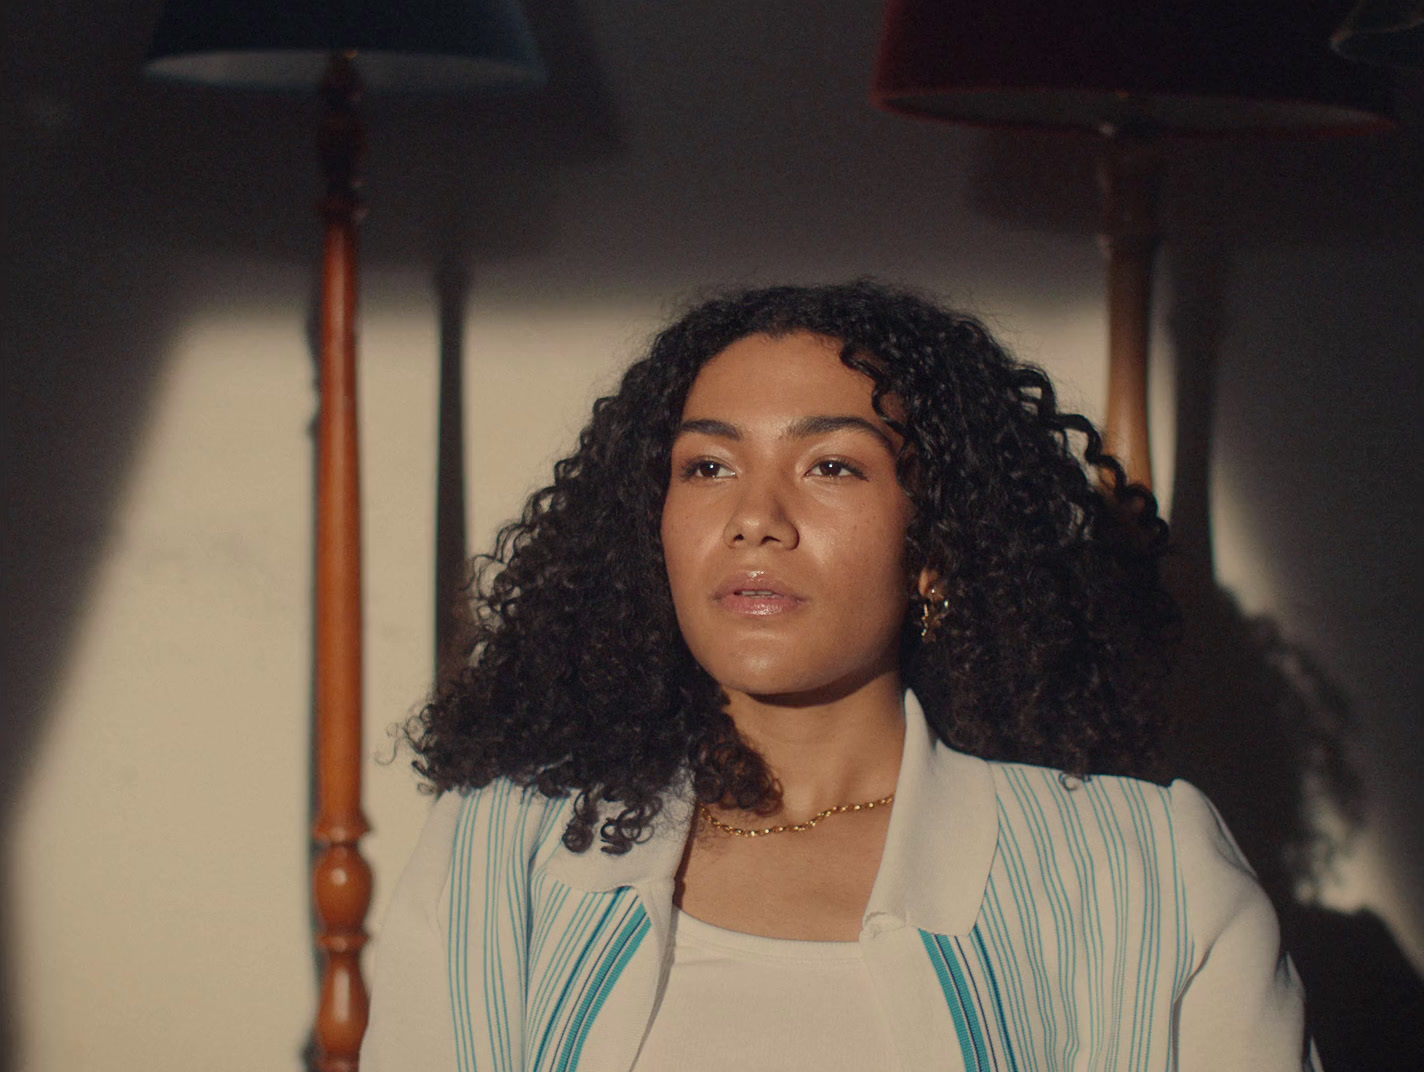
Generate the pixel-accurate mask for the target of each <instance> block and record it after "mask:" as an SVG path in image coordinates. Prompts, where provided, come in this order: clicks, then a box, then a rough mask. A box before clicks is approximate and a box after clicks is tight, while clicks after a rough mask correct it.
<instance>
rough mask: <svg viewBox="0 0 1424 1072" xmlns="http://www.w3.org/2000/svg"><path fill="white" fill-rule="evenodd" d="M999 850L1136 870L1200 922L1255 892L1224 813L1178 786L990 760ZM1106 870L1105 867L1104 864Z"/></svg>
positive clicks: (1184, 785)
mask: <svg viewBox="0 0 1424 1072" xmlns="http://www.w3.org/2000/svg"><path fill="white" fill-rule="evenodd" d="M989 768H990V771H991V773H992V776H993V779H994V788H995V792H996V794H997V797H998V808H999V835H1000V840H1001V843H1007V845H1009V846H1018V847H1020V848H1025V847H1027V848H1032V849H1034V850H1035V851H1036V852H1037V853H1038V854H1039V855H1042V856H1053V857H1055V858H1058V859H1060V860H1061V859H1062V858H1063V857H1065V856H1066V857H1067V858H1070V859H1071V858H1079V859H1081V860H1082V861H1083V865H1084V867H1085V868H1086V869H1089V870H1099V871H1102V872H1104V873H1107V872H1109V871H1111V869H1112V868H1114V867H1119V866H1121V865H1131V867H1130V868H1129V869H1130V870H1137V871H1139V873H1141V872H1152V873H1155V874H1156V875H1157V876H1158V879H1159V882H1168V883H1170V884H1171V886H1172V887H1174V888H1175V889H1177V890H1179V891H1180V893H1181V894H1182V895H1183V896H1186V895H1188V894H1191V895H1192V899H1193V901H1194V902H1195V908H1196V910H1197V911H1195V912H1194V915H1198V916H1199V918H1200V912H1201V911H1202V910H1203V909H1207V910H1208V912H1207V914H1208V915H1211V916H1214V915H1217V914H1218V913H1219V912H1227V913H1230V912H1231V911H1234V910H1239V909H1240V907H1241V905H1240V901H1241V899H1243V898H1245V899H1250V900H1254V899H1256V898H1257V897H1258V896H1259V886H1258V885H1257V883H1256V880H1255V874H1254V872H1253V871H1252V870H1251V867H1250V865H1249V864H1248V863H1247V862H1246V860H1245V858H1244V857H1243V856H1242V854H1241V851H1240V849H1239V848H1238V847H1237V845H1236V842H1235V840H1234V839H1233V838H1232V837H1231V834H1230V832H1229V830H1228V829H1227V827H1226V823H1225V822H1224V821H1223V820H1222V818H1221V815H1220V813H1218V812H1217V810H1216V808H1215V807H1214V806H1213V805H1212V803H1211V801H1210V800H1209V799H1207V797H1206V795H1205V794H1204V793H1202V791H1201V790H1200V789H1198V788H1197V787H1196V786H1194V785H1192V784H1191V783H1190V782H1187V781H1184V780H1182V779H1177V780H1176V781H1174V782H1172V783H1171V784H1170V785H1159V784H1157V783H1156V782H1150V781H1147V780H1145V779H1141V778H1130V777H1126V776H1122V775H1107V774H1095V775H1090V776H1088V777H1086V778H1075V777H1073V776H1072V775H1068V774H1064V773H1063V772H1062V771H1058V770H1054V769H1052V768H1049V767H1037V766H1033V765H1030V764H1024V763H1001V762H990V763H989ZM1104 864H1107V865H1109V866H1108V867H1104V866H1103V865H1104Z"/></svg>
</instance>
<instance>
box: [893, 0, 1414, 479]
mask: <svg viewBox="0 0 1424 1072" xmlns="http://www.w3.org/2000/svg"><path fill="white" fill-rule="evenodd" d="M1340 17H1341V11H1340V5H1339V4H1337V3H1331V2H1324V0H1251V2H1249V3H1240V2H1239V0H1192V2H1190V3H1180V2H1172V0H1080V2H1078V3H1074V4H1045V3H1042V0H889V3H888V5H887V8H886V13H885V26H884V33H883V35H882V38H881V42H880V52H879V57H878V60H877V64H876V69H875V78H874V88H873V93H872V95H873V98H874V100H875V102H876V103H877V104H879V105H880V106H881V107H884V108H887V109H889V110H891V111H895V112H899V113H902V114H905V115H910V116H916V117H920V118H929V119H940V120H950V121H955V122H962V123H969V124H974V125H978V126H985V127H998V128H1019V129H1023V128H1029V129H1039V130H1060V131H1078V132H1084V133H1087V134H1089V135H1091V136H1094V137H1097V138H1099V139H1100V140H1101V142H1102V149H1103V151H1102V156H1101V163H1100V168H1099V177H1100V185H1101V188H1102V225H1101V242H1102V246H1103V250H1104V253H1105V255H1106V258H1107V295H1108V404H1107V416H1106V420H1105V422H1104V433H1105V437H1106V439H1107V443H1108V446H1109V449H1111V450H1112V451H1113V453H1115V454H1116V455H1117V456H1118V457H1119V459H1121V460H1122V462H1123V464H1124V467H1125V468H1126V470H1127V473H1128V476H1129V478H1130V479H1131V480H1133V481H1136V482H1138V483H1142V484H1145V485H1147V486H1148V487H1151V482H1152V463H1151V457H1150V453H1149V449H1148V434H1147V431H1148V429H1147V340H1148V330H1149V326H1150V312H1151V293H1152V262H1153V255H1154V252H1155V249H1156V246H1157V241H1158V224H1157V200H1158V198H1157V193H1158V189H1159V187H1160V183H1161V177H1162V172H1163V143H1164V140H1165V139H1166V138H1168V137H1170V136H1175V135H1235V136H1261V135H1267V134H1345V133H1355V132H1362V131H1370V130H1377V129H1380V128H1381V127H1382V126H1385V125H1387V123H1388V117H1389V116H1390V109H1391V102H1390V88H1389V82H1388V80H1387V78H1385V77H1383V76H1382V75H1380V74H1379V73H1377V72H1374V71H1370V70H1368V69H1365V68H1360V67H1356V66H1352V65H1351V64H1348V63H1346V62H1344V61H1342V60H1341V59H1340V58H1339V57H1337V56H1334V55H1333V54H1332V53H1331V52H1330V49H1329V42H1330V35H1331V31H1332V30H1333V29H1334V28H1335V24H1336V23H1338V22H1339V21H1340Z"/></svg>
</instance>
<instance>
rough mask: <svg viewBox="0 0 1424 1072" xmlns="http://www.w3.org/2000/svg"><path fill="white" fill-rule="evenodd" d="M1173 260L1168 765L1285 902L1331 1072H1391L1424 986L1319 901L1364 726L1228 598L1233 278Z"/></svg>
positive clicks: (1291, 942) (1195, 250) (1214, 250)
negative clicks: (1228, 307)
mask: <svg viewBox="0 0 1424 1072" xmlns="http://www.w3.org/2000/svg"><path fill="white" fill-rule="evenodd" d="M1169 260H1170V265H1171V268H1172V272H1173V278H1174V282H1175V302H1174V306H1173V309H1172V311H1171V316H1170V322H1171V331H1172V335H1173V338H1174V342H1175V349H1176V353H1177V384H1176V387H1177V391H1176V404H1177V413H1176V417H1177V443H1176V453H1175V479H1174V483H1173V487H1174V492H1173V507H1172V524H1173V534H1174V540H1175V542H1176V547H1177V551H1176V553H1175V554H1174V555H1173V556H1172V557H1171V558H1170V559H1169V561H1168V564H1167V580H1168V583H1169V586H1170V587H1171V589H1172V591H1173V593H1174V594H1175V595H1176V597H1177V599H1178V601H1179V603H1180V604H1181V607H1182V612H1183V631H1182V643H1181V648H1180V651H1179V653H1178V662H1177V666H1176V668H1175V670H1174V672H1173V676H1172V677H1171V679H1170V680H1169V683H1168V687H1167V693H1166V696H1165V702H1166V708H1167V711H1168V714H1169V717H1170V718H1171V719H1172V720H1173V722H1174V724H1175V726H1176V734H1175V736H1174V738H1173V740H1172V743H1171V746H1170V748H1169V750H1168V756H1167V759H1168V765H1169V767H1170V769H1171V771H1172V773H1173V775H1175V776H1180V777H1185V778H1187V779H1189V780H1190V781H1192V782H1194V783H1195V784H1197V785H1198V786H1199V787H1200V788H1202V789H1203V790H1204V791H1205V792H1206V793H1207V795H1208V796H1210V797H1211V799H1212V800H1213V801H1214V802H1215V803H1216V805H1217V807H1218V808H1219V809H1220V810H1221V812H1222V814H1223V816H1224V817H1225V818H1226V821H1227V824H1228V826H1230V828H1231V830H1232V832H1233V834H1234V835H1235V837H1236V839H1237V841H1238V843H1239V844H1240V845H1241V848H1242V851H1243V852H1244V853H1245V855H1246V857H1247V859H1249V860H1250V861H1251V862H1252V865H1253V866H1254V867H1255V868H1256V871H1257V874H1258V875H1259V877H1260V879H1261V882H1262V885H1263V886H1264V887H1265V888H1266V891H1267V893H1268V894H1269V895H1270V896H1271V899H1272V900H1273V901H1274V903H1275V905H1276V908H1277V911H1278V913H1279V915H1280V918H1281V926H1282V934H1283V940H1284V943H1285V946H1286V948H1287V949H1289V950H1290V951H1291V953H1292V956H1293V957H1294V959H1295V962H1296V965H1297V968H1298V969H1299V971H1300V973H1301V975H1302V978H1303V979H1304V982H1305V986H1306V993H1307V996H1308V1016H1309V1018H1310V1024H1311V1030H1312V1033H1313V1034H1314V1036H1315V1039H1316V1042H1317V1045H1318V1046H1319V1048H1320V1051H1321V1057H1322V1060H1323V1061H1324V1064H1325V1066H1326V1067H1327V1068H1331V1069H1347V1070H1352V1072H1354V1070H1358V1072H1376V1070H1380V1072H1382V1070H1384V1069H1393V1068H1396V1067H1398V1062H1399V1061H1400V1059H1401V1058H1402V1057H1403V1056H1404V1055H1405V1054H1411V1053H1417V1052H1419V1051H1420V1048H1421V1046H1424V980H1421V979H1420V978H1419V977H1418V975H1417V974H1416V973H1415V972H1414V970H1413V968H1412V966H1411V965H1410V963H1409V961H1408V960H1407V958H1406V957H1405V956H1404V954H1403V952H1402V951H1401V950H1400V948H1399V946H1398V944H1397V942H1396V941H1395V940H1394V938H1393V937H1392V936H1391V935H1390V934H1389V931H1388V929H1387V927H1386V926H1385V924H1384V923H1383V921H1382V920H1380V919H1379V918H1378V917H1377V916H1375V915H1374V914H1373V913H1371V912H1368V911H1362V912H1358V913H1355V914H1346V913H1341V912H1337V911H1334V910H1332V909H1329V908H1327V907H1325V906H1323V905H1322V904H1321V903H1320V902H1319V900H1318V894H1319V892H1320V889H1321V887H1322V885H1323V884H1324V882H1325V881H1326V880H1327V879H1328V878H1329V876H1330V874H1331V871H1332V866H1333V864H1334V863H1335V861H1336V860H1337V858H1338V857H1339V856H1340V854H1341V853H1342V852H1344V851H1346V850H1348V846H1349V840H1350V836H1351V834H1352V833H1353V832H1354V831H1355V830H1356V829H1357V828H1358V826H1359V824H1360V823H1361V822H1362V821H1363V819H1364V816H1365V813H1366V810H1367V808H1368V806H1369V800H1368V794H1367V791H1366V788H1365V786H1364V785H1363V784H1362V782H1361V779H1360V776H1359V774H1358V772H1357V770H1356V769H1355V768H1354V766H1353V764H1352V761H1351V749H1352V745H1353V738H1354V736H1355V733H1356V728H1357V719H1356V716H1355V714H1354V713H1353V712H1352V710H1351V706H1350V703H1349V701H1348V699H1347V698H1346V696H1345V693H1344V691H1343V690H1342V689H1341V688H1340V687H1339V686H1338V685H1337V684H1336V683H1335V682H1334V681H1333V680H1332V679H1331V677H1330V675H1329V673H1328V672H1327V671H1326V670H1325V668H1324V667H1323V666H1322V664H1321V662H1320V660H1319V659H1318V658H1317V657H1316V656H1315V655H1314V654H1313V653H1312V652H1311V651H1309V650H1308V649H1307V648H1305V647H1304V646H1302V645H1300V644H1296V643H1293V642H1291V641H1290V640H1289V639H1288V638H1287V637H1286V636H1285V635H1284V634H1283V632H1282V630H1281V628H1280V626H1279V624H1278V623H1276V622H1275V621H1273V620H1271V619H1269V618H1266V617H1259V616H1257V617H1253V616H1250V615H1247V614H1245V613H1243V611H1242V610H1241V608H1240V606H1239V605H1238V603H1237V601H1236V599H1235V598H1234V597H1233V596H1232V594H1231V593H1230V592H1228V591H1226V590H1225V589H1223V588H1222V587H1220V586H1219V585H1218V584H1217V583H1216V580H1215V571H1214V568H1213V561H1212V546H1211V532H1212V525H1211V502H1210V497H1209V488H1210V479H1209V478H1210V456H1211V449H1212V443H1213V440H1214V424H1213V421H1214V414H1215V407H1214V404H1213V403H1214V400H1215V393H1216V392H1215V384H1216V377H1217V370H1218V362H1219V357H1220V350H1221V344H1222V340H1223V338H1224V335H1225V328H1224V325H1225V312H1224V309H1225V295H1226V293H1227V286H1226V277H1227V274H1228V266H1227V260H1226V258H1225V256H1224V255H1222V254H1221V252H1220V246H1218V245H1216V244H1215V243H1213V242H1208V241H1199V242H1183V243H1179V244H1178V245H1177V246H1175V247H1173V250H1172V252H1171V254H1170V258H1169ZM1345 965H1348V966H1349V967H1350V969H1351V971H1350V974H1348V975H1342V973H1341V969H1342V968H1343V967H1344V966H1345ZM1345 979H1348V980H1349V981H1348V983H1344V982H1343V981H1344V980H1345Z"/></svg>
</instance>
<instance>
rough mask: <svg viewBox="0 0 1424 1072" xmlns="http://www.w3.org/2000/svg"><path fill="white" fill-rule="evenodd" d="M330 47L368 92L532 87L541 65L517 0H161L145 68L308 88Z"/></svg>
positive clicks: (206, 79) (164, 74)
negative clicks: (350, 62) (349, 59)
mask: <svg viewBox="0 0 1424 1072" xmlns="http://www.w3.org/2000/svg"><path fill="white" fill-rule="evenodd" d="M333 52H345V53H352V54H354V62H355V65H356V68H357V70H358V71H359V73H360V75H361V80H362V82H363V83H364V84H365V85H366V87H367V88H368V89H372V90H377V91H403V90H404V91H426V92H430V91H434V92H443V91H458V90H467V89H481V88H483V89H522V88H533V87H536V86H538V85H540V84H542V83H543V81H544V66H543V64H542V63H541V62H540V59H539V54H538V51H537V49H536V48H535V45H534V38H533V36H532V35H531V34H530V32H529V25H528V23H527V22H526V21H525V18H524V13H523V11H522V10H521V9H520V7H519V4H518V0H169V2H168V3H166V4H165V5H164V7H163V14H162V17H161V18H160V19H159V23H158V28H157V30H155V31H154V35H153V46H152V48H151V49H150V50H149V53H148V60H147V62H146V64H145V69H146V70H147V71H148V73H150V74H152V75H155V76H157V77H160V78H170V79H174V80H177V81H183V82H199V83H206V84H209V85H218V86H231V87H240V88H250V89H298V88H301V89H309V88H311V87H313V86H315V85H317V84H318V83H320V81H321V79H322V74H323V72H324V71H325V70H326V65H327V59H328V57H329V56H330V54H331V53H333Z"/></svg>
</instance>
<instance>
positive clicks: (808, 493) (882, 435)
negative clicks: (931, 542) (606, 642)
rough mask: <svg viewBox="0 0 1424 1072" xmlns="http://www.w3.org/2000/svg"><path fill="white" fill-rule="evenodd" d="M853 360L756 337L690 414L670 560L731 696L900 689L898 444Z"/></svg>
mask: <svg viewBox="0 0 1424 1072" xmlns="http://www.w3.org/2000/svg"><path fill="white" fill-rule="evenodd" d="M839 350H840V344H839V343H837V342H835V341H833V340H831V339H828V338H825V337H824V336H820V335H813V334H811V333H809V332H798V333H795V334H791V335H786V336H783V337H780V338H772V337H771V336H768V335H752V336H749V337H747V338H744V339H741V340H739V341H738V342H735V343H733V344H732V345H731V346H729V347H727V348H726V349H725V350H723V351H722V352H721V353H720V354H718V355H717V356H715V357H714V358H712V359H711V360H710V361H709V362H708V363H707V364H706V365H705V366H703V368H702V371H701V372H700V373H699V374H698V376H697V379H696V380H695V381H694V382H693V385H692V389H691V390H690V391H689V392H688V395H687V402H686V404H685V405H684V407H683V413H682V423H681V425H680V427H679V430H678V432H677V435H676V438H675V439H674V441H673V447H672V471H671V476H670V478H669V481H668V489H667V496H666V498H665V499H664V500H663V515H662V542H663V552H664V555H665V557H666V561H667V571H668V580H669V582H670V584H671V587H672V596H673V603H674V604H675V606H676V609H677V619H678V624H679V626H680V627H681V629H682V635H683V637H684V638H685V639H686V641H687V645H688V647H689V648H690V649H691V651H692V654H693V656H694V657H695V658H696V659H697V661H698V662H699V663H700V664H701V665H702V667H703V668H704V669H706V670H707V672H708V673H709V674H711V675H712V677H713V678H715V679H716V680H717V682H718V683H719V684H720V685H721V686H722V687H723V688H724V689H726V690H728V691H729V692H730V693H744V694H748V695H752V696H764V697H772V696H775V697H782V698H790V697H801V698H803V699H804V700H806V701H807V702H824V701H826V700H830V699H835V698H838V697H839V696H841V695H848V694H849V693H850V692H853V691H854V690H855V689H856V688H858V687H860V686H861V685H863V684H865V683H867V682H868V681H870V680H872V679H874V678H876V677H878V676H880V675H883V674H887V673H888V674H898V666H897V660H898V652H899V638H900V628H901V623H902V621H903V620H904V617H905V610H906V606H907V603H908V600H909V595H910V584H909V581H908V579H907V575H906V571H905V563H904V548H905V528H906V525H907V524H908V523H909V521H910V517H911V514H912V507H911V504H910V500H909V497H908V496H907V495H906V494H905V491H904V489H902V488H901V487H900V485H899V483H897V481H896V479H895V457H896V452H897V450H898V449H899V447H900V437H899V436H897V435H896V434H895V433H894V432H893V431H892V430H891V429H890V427H889V426H888V425H886V423H885V422H884V420H882V419H881V417H880V416H879V415H878V414H877V413H876V412H875V408H874V406H872V405H871V382H870V380H869V378H867V377H866V376H864V375H862V374H861V373H859V372H856V371H854V370H853V369H849V368H847V367H846V366H845V365H843V364H842V363H841V361H840V357H839Z"/></svg>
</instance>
